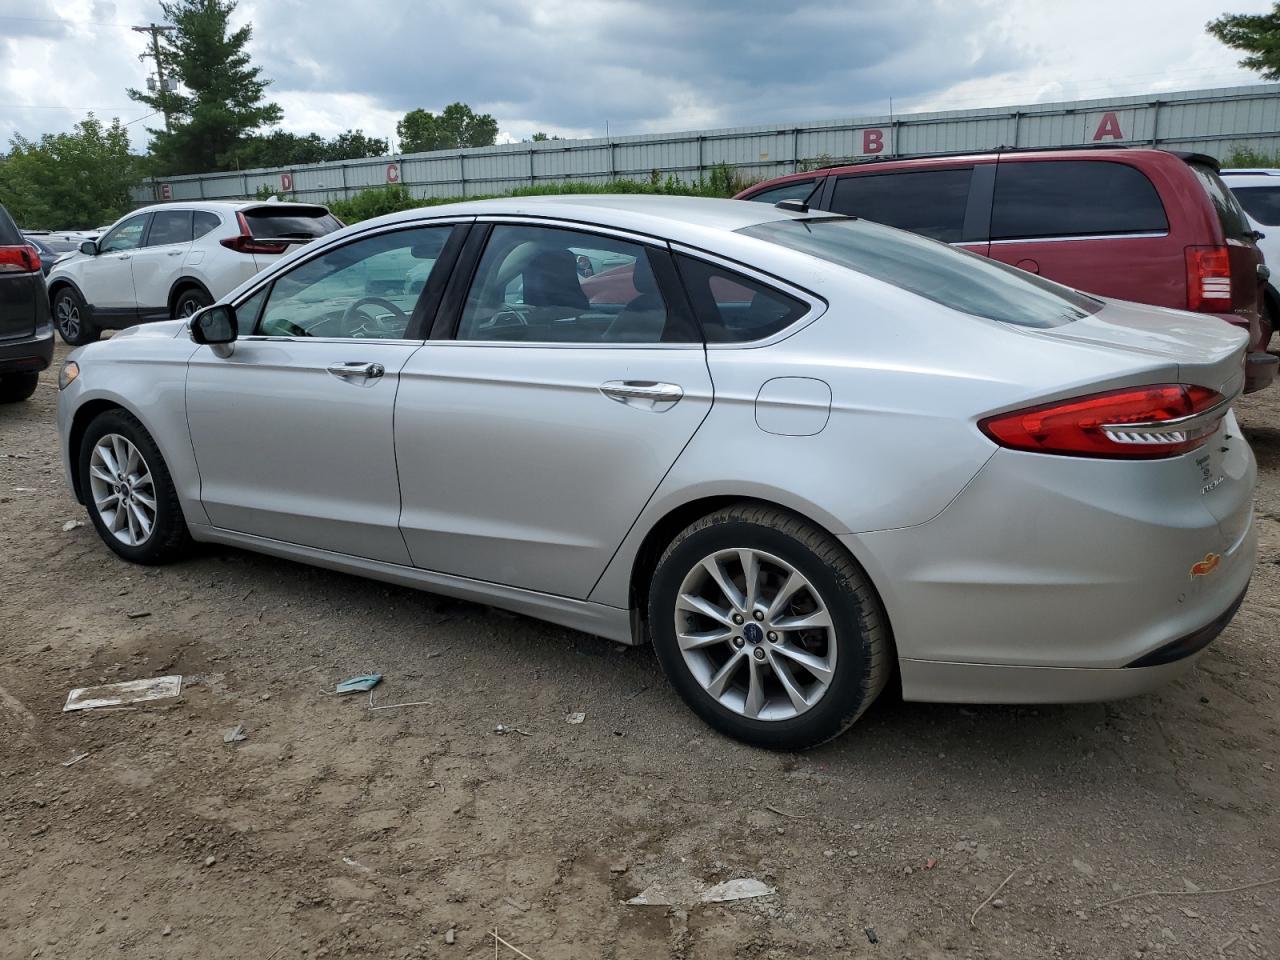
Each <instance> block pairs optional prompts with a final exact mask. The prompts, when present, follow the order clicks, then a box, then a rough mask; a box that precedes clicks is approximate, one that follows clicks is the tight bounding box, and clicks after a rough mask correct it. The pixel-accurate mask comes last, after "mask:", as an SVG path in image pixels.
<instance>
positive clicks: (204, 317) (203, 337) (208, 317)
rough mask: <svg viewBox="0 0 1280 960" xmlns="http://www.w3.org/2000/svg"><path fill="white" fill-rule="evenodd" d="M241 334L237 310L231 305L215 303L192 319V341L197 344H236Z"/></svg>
mask: <svg viewBox="0 0 1280 960" xmlns="http://www.w3.org/2000/svg"><path fill="white" fill-rule="evenodd" d="M239 332H240V328H239V325H238V324H237V323H236V309H235V307H233V306H230V305H229V304H225V303H215V304H214V305H213V306H212V307H205V308H204V309H203V310H201V311H200V312H199V313H197V314H195V315H194V316H193V317H192V318H191V339H192V340H194V341H195V342H196V343H208V344H219V343H234V342H235V339H236V337H237V336H238V335H239Z"/></svg>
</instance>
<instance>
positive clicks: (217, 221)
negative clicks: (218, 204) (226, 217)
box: [192, 210, 222, 240]
mask: <svg viewBox="0 0 1280 960" xmlns="http://www.w3.org/2000/svg"><path fill="white" fill-rule="evenodd" d="M221 224H222V220H221V218H220V217H219V216H218V215H217V214H216V213H209V212H208V211H207V210H197V211H196V217H195V232H194V234H193V235H192V236H193V237H194V238H195V239H196V240H199V239H200V238H201V237H203V236H204V235H205V234H206V233H208V232H209V231H210V230H214V229H216V228H217V227H219V226H221Z"/></svg>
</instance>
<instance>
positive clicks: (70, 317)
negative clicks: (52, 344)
mask: <svg viewBox="0 0 1280 960" xmlns="http://www.w3.org/2000/svg"><path fill="white" fill-rule="evenodd" d="M88 314H89V311H88V310H87V309H85V304H84V298H83V297H81V296H80V294H78V293H76V291H75V289H74V288H72V287H59V288H58V292H57V293H55V294H54V295H53V325H54V326H55V327H57V328H58V335H59V336H60V337H62V339H63V340H65V341H66V342H67V343H69V344H70V345H71V346H73V347H82V346H84V345H85V344H86V343H93V342H94V341H95V340H97V339H98V338H99V337H100V336H102V331H100V330H99V329H98V328H97V327H96V326H94V325H93V322H92V321H91V320H90V319H89V315H88Z"/></svg>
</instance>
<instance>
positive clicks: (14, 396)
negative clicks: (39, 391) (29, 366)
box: [0, 373, 40, 403]
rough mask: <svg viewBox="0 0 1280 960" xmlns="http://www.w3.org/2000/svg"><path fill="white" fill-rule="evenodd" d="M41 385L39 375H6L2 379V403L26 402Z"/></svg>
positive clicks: (0, 394)
mask: <svg viewBox="0 0 1280 960" xmlns="http://www.w3.org/2000/svg"><path fill="white" fill-rule="evenodd" d="M39 385H40V374H38V373H6V374H5V375H4V376H3V377H0V403H17V402H18V401H20V400H26V399H27V398H28V397H30V396H31V395H32V394H33V393H35V392H36V387H38V386H39Z"/></svg>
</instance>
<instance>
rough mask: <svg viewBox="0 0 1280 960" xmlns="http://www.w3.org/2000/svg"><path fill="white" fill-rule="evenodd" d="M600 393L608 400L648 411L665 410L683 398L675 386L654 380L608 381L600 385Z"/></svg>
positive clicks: (681, 392)
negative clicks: (644, 408)
mask: <svg viewBox="0 0 1280 960" xmlns="http://www.w3.org/2000/svg"><path fill="white" fill-rule="evenodd" d="M600 392H601V393H603V394H604V395H605V396H606V397H608V398H609V399H610V400H617V401H618V402H619V403H627V404H631V405H632V406H647V407H648V408H649V409H657V408H658V407H659V406H661V408H662V409H666V408H667V407H668V406H670V405H671V404H673V403H675V402H676V401H678V400H679V399H680V398H681V397H683V396H684V390H682V389H681V388H680V387H679V386H678V385H677V384H674V383H658V382H657V381H655V380H610V381H608V382H607V383H602V384H601V385H600ZM646 401H647V403H646Z"/></svg>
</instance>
